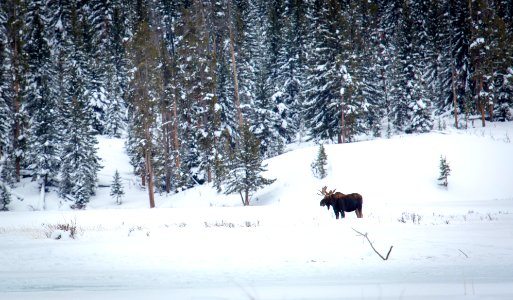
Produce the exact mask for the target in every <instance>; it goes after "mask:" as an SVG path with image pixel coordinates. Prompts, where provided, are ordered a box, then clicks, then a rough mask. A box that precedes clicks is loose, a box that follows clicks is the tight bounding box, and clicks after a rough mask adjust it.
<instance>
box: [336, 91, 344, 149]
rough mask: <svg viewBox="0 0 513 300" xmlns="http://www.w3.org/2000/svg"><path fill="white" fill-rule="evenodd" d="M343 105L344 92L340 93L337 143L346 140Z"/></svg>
mask: <svg viewBox="0 0 513 300" xmlns="http://www.w3.org/2000/svg"><path fill="white" fill-rule="evenodd" d="M344 110H345V105H344V93H343V92H341V93H340V133H339V135H338V143H339V144H342V143H345V142H346V120H345V119H346V116H345V112H344Z"/></svg>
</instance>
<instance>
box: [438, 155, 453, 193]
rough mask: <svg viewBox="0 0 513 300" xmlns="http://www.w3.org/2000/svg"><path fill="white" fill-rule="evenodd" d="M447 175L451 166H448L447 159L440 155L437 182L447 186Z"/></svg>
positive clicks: (449, 173)
mask: <svg viewBox="0 0 513 300" xmlns="http://www.w3.org/2000/svg"><path fill="white" fill-rule="evenodd" d="M449 175H451V168H450V166H449V163H448V162H447V159H446V158H445V157H444V156H442V155H440V176H439V177H438V181H439V183H438V184H440V185H443V186H445V187H447V185H448V184H449V183H448V181H447V178H448V177H449Z"/></svg>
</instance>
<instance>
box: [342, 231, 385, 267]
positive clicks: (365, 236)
mask: <svg viewBox="0 0 513 300" xmlns="http://www.w3.org/2000/svg"><path fill="white" fill-rule="evenodd" d="M351 229H353V230H354V231H355V232H356V233H358V235H361V236H363V237H364V238H366V239H367V241H368V242H369V245H370V246H371V248H372V250H374V252H376V254H377V255H379V257H381V259H383V260H388V257H389V256H390V252H392V248H394V246H390V250H388V253H387V256H386V257H384V256H383V255H381V253H379V252H378V250H376V248H374V245H373V244H372V242H371V241H370V240H369V237H368V236H367V233H365V234H363V233H361V232H359V231H358V230H356V229H354V228H351Z"/></svg>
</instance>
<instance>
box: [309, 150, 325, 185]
mask: <svg viewBox="0 0 513 300" xmlns="http://www.w3.org/2000/svg"><path fill="white" fill-rule="evenodd" d="M327 165H328V156H327V155H326V150H325V149H324V145H323V144H319V150H318V151H317V158H316V159H315V161H313V162H312V164H311V165H310V167H311V168H312V172H313V174H314V176H315V177H316V178H319V179H323V178H325V177H326V176H328V173H327V170H326V166H327Z"/></svg>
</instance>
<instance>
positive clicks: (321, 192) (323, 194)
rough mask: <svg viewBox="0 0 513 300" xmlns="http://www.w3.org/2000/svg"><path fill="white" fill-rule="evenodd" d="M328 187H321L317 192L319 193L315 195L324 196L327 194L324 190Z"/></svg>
mask: <svg viewBox="0 0 513 300" xmlns="http://www.w3.org/2000/svg"><path fill="white" fill-rule="evenodd" d="M327 188H328V187H327V186H323V187H322V189H321V190H319V192H320V193H317V195H321V196H326V194H327V192H326V189H327Z"/></svg>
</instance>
